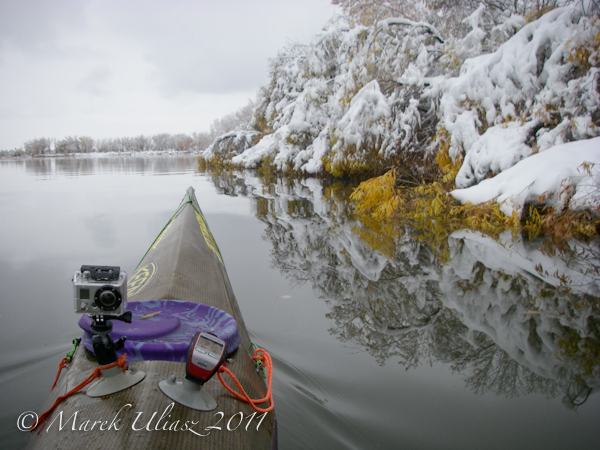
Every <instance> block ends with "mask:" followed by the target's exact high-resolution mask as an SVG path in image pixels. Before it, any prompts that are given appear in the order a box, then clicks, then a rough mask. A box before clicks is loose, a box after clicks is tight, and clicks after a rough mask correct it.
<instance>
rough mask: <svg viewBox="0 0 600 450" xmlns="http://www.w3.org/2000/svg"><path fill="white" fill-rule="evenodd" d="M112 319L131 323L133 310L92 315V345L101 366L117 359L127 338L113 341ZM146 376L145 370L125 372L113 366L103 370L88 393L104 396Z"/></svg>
mask: <svg viewBox="0 0 600 450" xmlns="http://www.w3.org/2000/svg"><path fill="white" fill-rule="evenodd" d="M111 320H120V321H123V322H127V323H131V312H130V311H127V312H125V313H123V314H121V315H119V316H113V315H106V314H98V315H93V316H92V323H91V325H90V329H91V330H92V333H93V334H94V336H93V337H92V345H93V347H94V353H95V354H96V359H97V360H98V364H99V365H100V366H106V365H108V364H112V363H114V362H115V361H117V351H118V350H120V349H122V348H123V345H124V344H125V340H126V339H127V337H125V336H122V337H120V338H119V339H117V341H116V342H115V341H113V339H112V337H111V336H110V332H111V331H112V322H111ZM145 376H146V374H145V373H144V372H142V371H139V370H136V369H127V370H126V371H125V372H123V371H122V370H121V368H120V367H118V366H115V367H111V368H110V369H106V370H103V371H102V377H101V378H99V379H98V381H97V382H96V383H94V384H93V385H91V386H90V387H89V388H88V390H87V391H86V394H87V395H88V396H89V397H102V396H104V395H110V394H114V393H115V392H119V391H122V390H124V389H127V388H130V387H131V386H133V385H135V384H137V383H139V382H140V381H142V380H143V379H144V377H145Z"/></svg>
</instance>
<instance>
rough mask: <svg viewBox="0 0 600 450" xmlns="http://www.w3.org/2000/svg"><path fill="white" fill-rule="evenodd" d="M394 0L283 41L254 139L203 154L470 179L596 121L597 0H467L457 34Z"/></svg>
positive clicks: (245, 161)
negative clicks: (397, 11)
mask: <svg viewBox="0 0 600 450" xmlns="http://www.w3.org/2000/svg"><path fill="white" fill-rule="evenodd" d="M403 1H404V2H405V3H406V1H405V0H403ZM342 3H345V2H342ZM346 3H348V4H351V5H350V6H352V5H354V6H356V7H359V6H360V5H361V2H358V3H357V2H352V1H350V2H346ZM372 3H373V2H372ZM379 3H381V2H374V4H379ZM398 4H400V3H399V2H391V4H389V5H388V6H385V5H384V4H383V3H381V5H382V7H385V8H387V10H386V11H387V12H386V13H385V14H380V15H377V14H375V15H373V14H371V15H369V14H370V13H369V14H367V13H366V12H364V11H363V12H364V13H365V14H366V15H365V17H366V19H365V20H362V23H361V21H360V20H358V21H357V20H355V19H356V17H337V18H335V19H333V20H332V21H331V23H330V24H329V25H328V26H327V28H326V29H325V30H324V32H323V33H322V34H321V35H319V36H317V37H315V39H314V40H313V42H312V43H311V44H310V45H306V46H303V45H294V46H291V47H289V48H287V49H285V50H284V51H282V52H281V53H280V54H279V55H278V57H277V58H275V59H274V60H273V61H272V62H271V82H270V84H269V85H268V86H266V87H264V88H263V89H262V90H261V92H260V94H259V98H258V102H257V107H256V108H255V110H254V117H253V120H252V122H251V123H250V128H251V129H252V130H254V132H246V133H251V135H250V134H248V136H250V137H251V139H250V138H246V140H245V141H244V142H245V143H244V145H241V146H236V147H235V149H233V150H232V149H231V148H230V147H227V148H221V147H220V146H218V145H216V144H217V142H215V144H214V145H213V146H211V148H209V149H208V150H207V151H206V152H205V154H204V157H205V158H207V159H210V158H215V157H216V156H217V155H220V158H221V159H225V160H231V162H232V163H234V164H236V165H238V166H241V167H246V168H256V167H258V166H259V165H261V164H264V163H268V164H271V165H272V166H273V168H274V169H275V170H279V171H294V172H297V173H308V174H316V173H323V172H328V173H330V174H332V175H334V176H336V177H342V176H359V177H365V178H366V177H371V176H374V175H380V174H383V173H385V172H386V171H387V170H389V169H391V168H394V169H395V170H396V174H397V176H398V178H401V179H402V180H410V181H412V182H417V183H423V182H430V181H432V180H435V179H437V180H438V181H443V182H444V183H445V185H444V186H445V188H446V189H452V188H453V187H454V188H458V189H466V188H470V189H471V190H472V192H475V191H477V189H479V188H478V185H479V183H480V182H482V181H483V180H486V179H487V178H489V177H493V176H494V175H496V174H499V173H501V172H505V171H507V170H508V169H510V168H511V167H513V166H515V165H516V164H518V163H519V162H520V161H522V160H524V159H527V158H529V157H531V156H532V155H534V154H536V153H540V154H543V153H544V152H545V151H546V150H548V149H550V148H552V147H554V146H557V145H561V144H564V143H568V142H571V141H578V140H589V139H591V138H593V137H595V136H599V135H600V96H599V94H598V90H599V87H598V86H599V80H600V73H599V71H600V68H599V61H600V20H599V19H598V17H597V16H591V15H590V14H589V10H593V8H592V7H590V5H592V6H593V5H595V4H596V3H594V2H592V3H590V0H586V1H584V2H575V3H573V5H572V6H569V7H562V8H554V9H551V10H549V11H548V12H546V13H545V14H541V17H540V18H539V19H537V20H534V19H535V17H536V15H535V14H528V13H530V12H531V11H532V9H531V8H530V6H527V5H528V4H527V5H525V4H524V3H522V2H514V3H512V6H510V7H507V8H506V11H504V12H501V13H498V12H497V10H496V9H494V8H495V7H492V6H488V7H486V6H485V5H484V4H479V5H476V4H471V3H469V4H468V8H467V10H468V11H470V15H468V16H467V17H466V18H464V19H461V18H460V17H459V18H458V19H456V20H458V22H459V23H460V24H461V26H462V27H463V28H461V30H460V32H458V31H457V32H456V34H455V35H448V36H443V34H442V33H440V31H439V29H438V28H437V27H436V26H434V25H432V24H430V23H427V22H424V21H421V20H420V19H422V18H423V17H428V18H431V19H433V20H432V21H433V22H434V23H435V24H438V25H442V24H443V22H444V20H443V18H441V17H438V18H437V19H436V18H435V17H433V16H432V15H431V12H432V9H431V8H429V6H428V7H427V8H425V9H419V8H417V7H416V6H415V8H413V9H411V10H410V11H412V13H414V15H415V16H414V19H415V20H412V19H408V18H406V17H400V16H396V17H392V16H391V13H390V11H393V10H394V8H393V7H394V5H396V6H398ZM501 4H502V3H498V4H495V5H496V6H498V5H501ZM490 5H491V3H490ZM354 6H353V7H354ZM413 6H414V5H413ZM442 6H443V7H442V9H440V11H446V9H444V8H449V6H448V4H444V5H442ZM549 6H553V4H549ZM390 7H392V9H390ZM585 8H588V9H585ZM590 8H591V9H590ZM349 10H351V8H349ZM407 11H408V10H407ZM536 11H538V12H539V11H540V10H536ZM584 12H588V14H587V15H586V14H584ZM412 13H411V14H412ZM517 13H521V14H528V18H527V19H525V18H524V17H523V15H518V14H517ZM361 14H362V13H361ZM407 14H408V13H406V14H404V15H405V16H406V15H407ZM417 19H419V20H417ZM456 20H455V19H452V22H456ZM527 20H530V21H529V23H527ZM454 28H456V27H454ZM458 28H460V27H458ZM458 28H457V29H458ZM444 29H446V30H449V28H448V27H446V28H444ZM219 139H221V140H222V138H219ZM240 142H241V141H240ZM249 142H251V143H252V145H250V144H248V143H249ZM588 145H592V141H590V143H588ZM567 148H568V147H567ZM434 159H435V160H436V161H437V163H438V164H437V165H436V164H433V161H434ZM587 162H589V163H599V164H600V161H596V160H593V161H587ZM440 172H441V173H440ZM519 173H521V174H522V173H523V171H520V172H519ZM531 175H533V174H531ZM523 176H525V177H527V176H529V174H526V175H523ZM573 180H575V178H571V181H573ZM531 181H533V179H532V180H531ZM563 181H564V180H559V182H558V184H556V185H552V186H549V189H551V190H554V191H558V190H560V189H562V188H563V187H564V186H561V183H562V182H563ZM451 182H454V183H455V184H454V185H452V184H449V183H451ZM563 184H564V183H563ZM478 196H480V195H479V194H477V195H475V196H465V195H462V194H461V196H459V195H458V193H457V195H456V197H457V198H459V197H460V198H461V200H463V201H465V202H467V201H471V202H473V201H475V197H478ZM546 198H550V197H549V196H547V197H546ZM488 200H494V198H491V199H488ZM534 200H535V199H534ZM531 201H532V199H528V200H527V202H531ZM511 202H512V203H511ZM517 203H518V202H517ZM517 203H515V202H513V201H512V200H510V201H508V202H507V203H506V204H505V205H504V207H503V208H504V209H503V210H504V211H505V212H506V213H507V215H508V216H511V215H512V211H516V212H518V213H520V212H521V211H522V207H523V204H520V206H519V205H518V204H517ZM510 205H513V206H515V207H514V208H513V209H511V208H510V207H509V206H510Z"/></svg>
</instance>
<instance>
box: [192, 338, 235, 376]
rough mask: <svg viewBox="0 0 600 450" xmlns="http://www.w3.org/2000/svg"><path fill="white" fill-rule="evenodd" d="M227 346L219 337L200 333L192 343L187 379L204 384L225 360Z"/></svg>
mask: <svg viewBox="0 0 600 450" xmlns="http://www.w3.org/2000/svg"><path fill="white" fill-rule="evenodd" d="M226 347H227V344H226V343H225V342H224V341H223V340H221V339H219V338H218V337H216V336H214V335H212V334H208V333H205V332H203V331H202V332H198V333H196V334H195V335H194V338H193V339H192V341H191V342H190V345H189V347H188V354H187V363H186V366H185V377H186V378H187V379H188V380H191V381H195V382H196V383H201V384H204V383H206V382H207V381H208V380H210V378H211V377H212V376H213V375H214V374H215V372H216V371H217V370H218V369H219V367H220V366H221V364H223V360H224V359H225V351H226Z"/></svg>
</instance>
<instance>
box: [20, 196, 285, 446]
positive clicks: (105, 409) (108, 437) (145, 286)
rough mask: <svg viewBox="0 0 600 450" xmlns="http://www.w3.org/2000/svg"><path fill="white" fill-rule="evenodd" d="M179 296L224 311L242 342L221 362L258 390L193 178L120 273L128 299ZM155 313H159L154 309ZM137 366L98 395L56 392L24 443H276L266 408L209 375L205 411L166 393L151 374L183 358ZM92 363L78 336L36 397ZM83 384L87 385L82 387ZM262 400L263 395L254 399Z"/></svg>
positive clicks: (178, 370) (66, 385) (174, 369)
mask: <svg viewBox="0 0 600 450" xmlns="http://www.w3.org/2000/svg"><path fill="white" fill-rule="evenodd" d="M144 300H181V301H185V302H193V303H202V304H204V305H208V306H213V307H215V308H219V309H221V310H223V311H225V312H226V313H228V314H230V315H231V316H232V317H233V318H234V319H235V321H236V322H237V325H238V330H239V333H240V336H241V343H240V344H239V347H238V349H237V350H236V351H235V352H234V353H233V354H232V355H230V359H229V360H228V362H227V367H228V369H229V370H230V371H231V372H233V373H234V375H235V376H236V377H237V378H238V380H239V381H240V383H241V384H242V386H243V387H244V389H245V390H246V392H247V393H248V394H249V396H250V397H251V398H263V397H264V396H265V395H266V392H267V389H266V384H265V379H264V377H263V376H262V375H261V374H260V373H259V372H258V371H257V370H256V366H255V363H254V360H253V359H252V356H253V353H254V349H253V345H252V342H251V341H250V338H249V336H248V332H247V329H246V327H245V324H244V321H243V318H242V315H241V312H240V309H239V306H238V303H237V300H236V298H235V295H234V293H233V290H232V288H231V283H230V281H229V278H228V276H227V272H226V269H225V266H224V264H223V259H222V256H221V254H220V252H219V249H218V246H217V244H216V242H215V241H214V238H213V236H212V234H211V232H210V229H209V228H208V225H207V223H206V220H205V219H204V216H203V214H202V211H201V210H200V207H199V206H198V202H197V200H196V197H195V193H194V190H193V188H189V189H188V191H187V193H186V197H185V198H184V201H183V202H182V204H181V205H180V207H179V208H178V209H177V211H176V213H175V214H174V215H173V217H172V219H171V220H170V221H169V222H168V223H167V225H166V226H165V227H164V229H163V230H162V231H161V233H160V234H159V236H158V237H157V238H156V240H155V242H154V243H153V244H152V245H151V247H150V249H149V250H148V252H147V253H146V255H144V257H143V259H142V261H141V262H140V264H139V265H138V269H137V270H136V272H135V273H134V274H133V275H132V276H131V277H130V280H129V283H128V302H135V301H144ZM156 317H159V315H158V316H156ZM128 365H129V367H130V368H131V369H134V370H138V371H143V372H145V374H146V375H145V378H144V379H143V380H142V381H141V382H139V383H138V384H136V385H135V386H133V387H131V388H128V389H125V390H123V391H121V392H117V393H115V394H111V395H108V396H104V397H99V398H91V397H89V396H87V395H86V394H85V393H84V392H83V391H81V392H78V393H76V394H74V395H71V396H70V397H68V398H66V399H65V400H63V401H62V402H61V403H59V404H58V406H57V407H56V409H55V410H54V411H53V413H52V414H51V415H50V416H49V417H48V418H47V419H46V420H45V422H44V423H43V429H41V430H40V429H39V427H38V429H36V430H34V431H33V432H32V436H31V439H30V441H29V445H28V448H31V449H49V448H61V449H63V448H76V449H82V448H94V449H115V450H116V449H124V448H127V449H175V448H176V449H199V448H202V449H268V448H276V446H277V430H276V428H277V427H276V419H275V413H274V411H270V412H268V413H266V414H265V413H258V412H255V411H254V409H252V407H251V406H250V405H248V404H247V403H245V402H242V401H240V400H238V399H237V398H235V397H234V396H233V395H232V394H230V393H229V392H227V391H226V390H225V388H224V387H223V386H222V385H221V383H220V382H219V380H218V378H217V377H216V376H215V377H213V378H211V379H210V380H209V381H208V382H207V383H205V385H204V386H203V387H202V391H203V392H205V393H207V394H209V395H210V396H212V398H214V399H215V400H216V403H217V407H216V409H215V410H213V411H207V412H203V411H196V410H193V409H190V408H187V407H185V406H182V405H180V404H179V403H176V402H174V401H173V400H171V399H170V398H169V397H167V396H165V395H164V394H163V393H162V392H161V391H160V389H159V387H158V385H159V382H161V381H163V380H167V379H169V378H170V377H171V376H173V375H176V376H177V380H178V381H182V380H183V378H184V377H185V364H184V363H176V362H169V361H135V362H130V363H129V364H128ZM96 367H98V364H97V362H96V358H95V356H94V355H93V354H92V353H91V352H89V351H88V350H86V349H85V348H84V347H83V345H80V346H79V347H78V349H77V351H76V352H75V355H74V357H73V360H72V362H71V364H70V365H69V367H68V368H67V369H66V370H63V372H62V375H61V377H60V379H59V381H58V383H57V385H56V387H55V389H54V390H53V391H52V392H51V394H50V396H49V398H48V399H47V400H46V402H45V403H44V405H43V407H42V409H43V410H45V409H48V408H49V407H50V406H51V405H52V404H53V403H54V401H55V399H56V398H57V397H59V396H61V395H64V394H65V393H66V392H68V391H70V390H71V389H73V388H74V387H75V386H77V385H78V384H79V383H81V382H82V381H83V380H84V379H86V378H87V377H88V376H89V375H90V374H91V373H92V372H93V370H94V369H95V368H96ZM83 390H85V388H84V389H83ZM261 406H262V407H266V405H265V404H263V405H261Z"/></svg>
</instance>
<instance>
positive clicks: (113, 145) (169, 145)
mask: <svg viewBox="0 0 600 450" xmlns="http://www.w3.org/2000/svg"><path fill="white" fill-rule="evenodd" d="M254 106H255V105H254V102H253V101H252V100H250V101H249V102H248V104H247V105H246V106H244V107H243V108H241V109H240V110H238V111H236V112H234V113H231V114H228V115H226V116H225V117H222V118H220V119H216V120H215V121H214V122H213V123H212V124H211V126H210V131H207V132H200V133H192V134H191V135H188V134H183V133H180V134H169V133H159V134H155V135H154V136H144V135H140V136H136V137H122V138H108V139H93V138H91V137H89V136H68V137H65V138H63V139H52V138H45V137H43V138H36V139H31V140H29V141H27V142H25V144H23V146H22V147H20V148H15V149H13V150H2V151H1V152H0V156H39V155H67V154H73V153H108V152H119V153H120V152H147V151H200V150H204V149H205V148H207V147H208V146H209V145H210V144H211V143H212V142H213V140H214V139H215V138H216V137H217V136H219V135H221V134H223V133H225V132H227V131H229V130H232V129H235V128H239V127H240V126H242V127H243V126H245V124H247V123H248V122H250V119H251V117H252V110H253V108H254Z"/></svg>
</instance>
